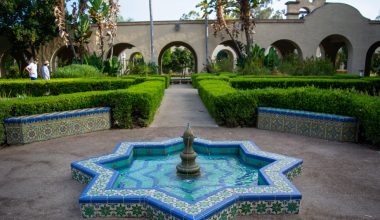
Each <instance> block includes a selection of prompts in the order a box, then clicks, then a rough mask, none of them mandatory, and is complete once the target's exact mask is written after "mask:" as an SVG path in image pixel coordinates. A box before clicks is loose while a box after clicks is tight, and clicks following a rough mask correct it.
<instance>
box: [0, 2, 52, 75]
mask: <svg viewBox="0 0 380 220" xmlns="http://www.w3.org/2000/svg"><path fill="white" fill-rule="evenodd" d="M56 4H57V0H44V1H37V0H1V3H0V33H2V34H3V35H5V36H6V37H7V39H8V41H9V42H10V43H11V50H10V51H11V55H12V56H13V57H14V58H15V59H16V60H17V61H18V65H19V67H20V68H22V67H23V66H24V65H25V64H26V63H27V58H28V57H27V54H29V52H28V51H30V54H31V56H32V57H34V58H35V57H36V55H37V52H38V49H39V47H40V46H41V45H43V44H45V43H46V42H48V41H50V40H51V39H52V38H53V37H55V36H56V35H57V32H56V28H57V26H56V25H55V24H54V14H53V8H54V6H55V5H56Z"/></svg>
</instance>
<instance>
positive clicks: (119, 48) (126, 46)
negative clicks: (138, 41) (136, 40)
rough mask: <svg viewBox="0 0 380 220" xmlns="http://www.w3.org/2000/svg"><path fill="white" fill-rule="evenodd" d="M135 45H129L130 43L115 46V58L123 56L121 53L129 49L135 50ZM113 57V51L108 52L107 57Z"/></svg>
mask: <svg viewBox="0 0 380 220" xmlns="http://www.w3.org/2000/svg"><path fill="white" fill-rule="evenodd" d="M134 47H135V45H133V44H129V43H118V44H115V45H113V56H115V57H118V56H120V55H121V53H122V52H123V51H125V50H127V49H132V48H134ZM110 56H111V49H109V50H108V53H107V57H108V58H109V57H110Z"/></svg>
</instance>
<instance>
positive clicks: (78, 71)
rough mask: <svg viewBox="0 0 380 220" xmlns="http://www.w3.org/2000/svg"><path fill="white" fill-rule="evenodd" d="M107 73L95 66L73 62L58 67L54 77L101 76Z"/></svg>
mask: <svg viewBox="0 0 380 220" xmlns="http://www.w3.org/2000/svg"><path fill="white" fill-rule="evenodd" d="M104 76H105V75H104V74H103V73H101V71H100V70H98V69H97V68H96V67H94V66H90V65H84V64H82V65H81V64H72V65H69V66H64V67H60V68H58V69H57V70H56V71H55V72H54V73H53V74H52V78H99V77H104Z"/></svg>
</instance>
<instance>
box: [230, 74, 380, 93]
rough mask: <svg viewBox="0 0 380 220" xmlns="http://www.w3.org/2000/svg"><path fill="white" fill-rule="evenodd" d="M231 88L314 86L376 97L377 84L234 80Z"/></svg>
mask: <svg viewBox="0 0 380 220" xmlns="http://www.w3.org/2000/svg"><path fill="white" fill-rule="evenodd" d="M230 81H231V85H232V87H234V88H236V89H259V88H266V87H272V88H289V87H305V86H314V87H317V88H321V89H330V88H333V89H354V90H356V91H360V92H365V93H367V94H370V95H378V91H379V84H377V83H376V82H377V81H375V80H373V81H371V80H363V79H326V78H234V79H231V80H230Z"/></svg>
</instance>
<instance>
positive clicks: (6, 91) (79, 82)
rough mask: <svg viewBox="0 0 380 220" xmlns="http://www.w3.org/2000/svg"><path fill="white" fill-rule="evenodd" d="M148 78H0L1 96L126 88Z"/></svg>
mask: <svg viewBox="0 0 380 220" xmlns="http://www.w3.org/2000/svg"><path fill="white" fill-rule="evenodd" d="M145 80H146V79H145V78H144V79H142V80H135V79H118V78H102V79H80V78H76V79H54V80H49V81H46V80H36V81H31V80H0V97H1V96H3V97H16V96H17V95H27V96H43V95H46V94H50V95H60V94H69V93H76V92H86V91H100V90H115V89H126V88H128V87H130V86H132V85H134V84H137V83H141V82H143V81H145Z"/></svg>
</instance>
